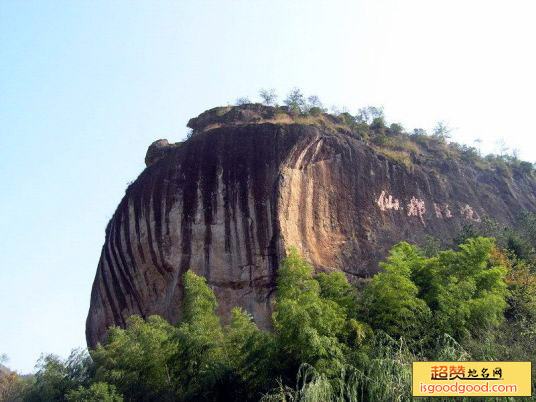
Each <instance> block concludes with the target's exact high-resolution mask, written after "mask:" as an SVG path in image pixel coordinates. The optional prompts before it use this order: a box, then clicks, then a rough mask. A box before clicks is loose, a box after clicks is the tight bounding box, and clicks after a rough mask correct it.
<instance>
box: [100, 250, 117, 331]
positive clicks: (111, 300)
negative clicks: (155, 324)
mask: <svg viewBox="0 0 536 402" xmlns="http://www.w3.org/2000/svg"><path fill="white" fill-rule="evenodd" d="M103 253H104V249H103ZM98 272H99V274H100V278H101V280H100V282H101V283H102V285H103V287H104V292H105V293H106V299H107V300H108V305H109V306H110V310H111V311H112V315H113V318H114V322H115V323H122V322H123V317H121V314H120V312H119V308H118V307H117V303H116V300H115V298H114V297H113V296H112V291H111V290H110V287H109V285H108V281H107V280H106V277H105V276H104V263H102V262H101V263H100V264H99V268H98ZM103 304H104V303H103Z"/></svg>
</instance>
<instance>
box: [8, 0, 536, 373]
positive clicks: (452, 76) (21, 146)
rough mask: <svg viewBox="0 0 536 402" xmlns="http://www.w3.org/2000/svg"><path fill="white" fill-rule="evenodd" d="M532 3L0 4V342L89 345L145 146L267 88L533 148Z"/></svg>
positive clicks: (21, 364)
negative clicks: (97, 294)
mask: <svg viewBox="0 0 536 402" xmlns="http://www.w3.org/2000/svg"><path fill="white" fill-rule="evenodd" d="M535 15H536V2H534V0H527V1H520V0H509V1H494V0H470V1H467V0H462V1H459V0H449V1H446V0H444V1H439V0H422V1H421V0H419V1H416V0H403V1H402V0H400V1H396V0H391V1H389V0H386V1H378V0H367V1H359V0H353V1H334V0H330V1H313V0H303V1H298V0H282V1H274V0H271V1H261V0H244V1H238V0H228V1H203V0H197V1H193V0H191V1H159V0H155V1H149V0H147V1H143V2H142V1H133V0H129V1H118V0H114V1H99V0H92V1H82V0H81V1H60V0H54V1H44V0H38V1H30V0H25V1H18V0H2V1H0V140H1V143H0V144H1V145H0V354H1V353H7V354H8V355H9V357H10V361H9V363H8V365H9V366H10V367H12V368H13V369H16V370H18V371H20V372H29V371H32V370H33V365H34V363H35V361H36V360H37V358H38V357H39V355H40V353H43V352H44V353H56V354H59V355H61V356H66V355H67V354H68V352H69V351H70V349H71V348H73V347H77V346H84V345H85V335H84V329H85V319H86V315H87V310H88V308H89V298H90V289H91V284H92V282H93V278H94V275H95V270H96V267H97V261H98V258H99V254H100V249H101V246H102V243H103V240H104V228H105V226H106V223H107V221H108V219H109V218H110V217H111V215H112V213H113V211H114V209H115V207H116V205H117V204H118V202H119V201H120V199H121V197H122V196H123V194H124V190H125V188H126V185H127V182H129V181H131V180H134V179H135V178H136V177H137V175H138V174H139V173H140V172H141V171H142V170H143V168H144V163H143V159H144V156H145V152H146V149H147V146H148V145H149V144H150V143H151V142H152V141H154V140H156V139H159V138H168V139H169V140H170V141H179V140H181V139H183V137H184V135H185V133H186V127H185V124H186V122H187V121H188V119H189V118H190V117H193V116H195V115H197V114H199V113H200V112H202V111H204V110H206V109H208V108H211V107H214V106H217V105H222V104H227V103H229V102H230V103H232V102H234V100H235V99H237V98H238V97H241V96H248V97H250V99H252V100H254V99H255V98H256V97H257V93H258V90H259V89H260V88H275V89H276V90H277V91H278V93H279V94H280V98H282V97H283V95H284V94H286V93H287V92H288V91H289V89H291V88H292V87H294V86H297V87H300V88H302V90H303V91H304V92H305V93H306V94H308V95H310V94H317V95H318V96H319V97H320V98H321V100H322V101H323V102H324V104H325V105H327V106H328V107H329V106H331V105H337V106H339V107H343V106H346V107H347V108H348V110H349V111H350V112H355V111H357V109H358V108H359V107H361V106H365V105H377V106H384V107H385V111H386V116H387V119H388V121H390V122H395V121H396V122H401V123H402V124H403V125H404V126H405V127H406V128H408V129H412V128H414V127H422V128H426V129H430V128H431V127H433V126H434V124H435V122H437V121H439V120H443V121H446V122H447V123H448V124H449V125H450V126H451V127H453V128H455V129H456V130H455V131H454V139H456V140H457V141H459V142H465V143H467V144H469V145H473V141H474V139H476V138H482V140H483V141H484V143H483V146H482V148H483V151H486V152H493V151H495V150H496V141H497V140H498V139H500V138H504V139H505V140H506V142H507V143H508V144H509V145H510V146H511V147H512V148H518V149H519V150H520V152H521V156H522V158H524V159H527V160H530V161H532V162H534V161H535V160H536V147H535V145H536V140H535V139H536V128H535V127H536V126H535V124H534V122H533V120H532V119H533V116H534V107H535V102H534V96H535V94H536V78H535V72H536V53H535V52H534V40H535V38H536V24H534V16H535Z"/></svg>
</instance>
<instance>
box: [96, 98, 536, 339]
mask: <svg viewBox="0 0 536 402" xmlns="http://www.w3.org/2000/svg"><path fill="white" fill-rule="evenodd" d="M188 125H189V127H190V128H192V135H191V137H190V138H189V139H188V140H187V141H185V142H183V143H177V144H169V143H168V142H167V141H166V140H159V141H157V142H155V143H153V144H152V145H151V147H150V148H149V151H148V153H147V157H146V164H147V168H146V169H145V170H144V171H143V172H142V173H141V174H140V176H139V177H138V179H137V180H136V181H135V182H134V183H133V184H132V185H130V186H129V187H128V189H127V190H126V194H125V196H124V198H123V199H122V201H121V202H120V204H119V206H118V208H117V210H116V212H115V214H114V215H113V217H112V219H111V220H110V222H109V224H108V226H107V228H106V240H105V243H104V246H103V248H102V254H101V258H100V261H99V263H98V268H97V273H96V277H95V281H94V284H93V289H92V292H91V305H90V309H89V314H88V318H87V324H86V336H87V342H88V345H89V347H94V346H95V345H96V344H97V343H98V342H101V341H103V340H104V339H105V338H106V329H107V328H108V327H109V326H110V325H119V326H124V325H125V320H126V319H127V318H128V316H130V315H132V314H139V315H141V316H143V317H147V316H149V315H151V314H159V315H161V316H163V317H165V318H166V319H168V320H170V321H171V322H176V321H178V320H179V319H180V315H181V301H182V295H183V285H182V274H183V273H184V272H185V271H186V270H188V269H192V270H194V271H195V272H196V273H198V274H201V275H203V276H204V277H205V278H206V279H207V282H208V284H209V285H210V286H211V288H212V289H214V291H215V294H216V296H217V298H218V302H219V310H220V311H219V312H220V314H221V316H222V317H223V318H224V319H226V318H227V317H228V316H229V313H230V309H231V308H232V307H234V306H241V307H243V308H244V309H246V310H247V311H249V312H250V313H251V314H252V315H253V317H254V319H255V321H256V322H257V324H258V325H259V326H260V327H263V328H270V325H271V312H272V301H273V300H272V299H273V297H272V295H273V293H274V286H275V279H276V275H277V267H278V265H279V263H280V260H281V258H282V257H284V255H285V250H287V249H288V247H290V246H294V247H296V248H297V249H298V250H299V251H300V252H301V253H302V254H303V255H304V256H305V257H306V258H307V259H308V260H309V261H310V262H311V263H312V264H313V265H314V266H315V268H317V269H319V270H341V271H343V272H345V273H346V275H347V276H348V277H349V279H350V280H356V279H357V278H361V277H366V276H370V275H371V274H373V273H374V272H376V271H377V270H378V266H377V263H378V261H379V260H380V259H381V258H383V257H384V256H385V255H386V253H387V250H388V249H389V248H390V247H391V246H392V245H393V244H394V243H396V242H398V241H401V240H407V241H414V242H420V241H422V240H423V239H424V238H425V236H427V235H432V236H435V237H437V238H440V239H441V238H442V239H451V238H452V235H453V234H454V233H456V232H457V231H459V230H460V229H461V228H462V227H463V225H464V224H465V223H468V222H471V223H475V224H478V222H480V221H481V220H482V219H483V218H484V217H486V216H490V217H493V218H494V219H495V220H497V221H499V222H501V223H504V224H508V225H514V224H515V221H516V217H517V215H518V214H519V213H521V212H522V211H524V210H531V211H535V210H536V196H535V195H536V180H535V179H534V175H533V174H532V173H527V174H522V173H520V172H518V171H513V172H509V174H502V173H500V172H498V171H497V170H494V169H492V168H489V167H486V166H481V164H479V163H476V162H475V163H468V162H465V161H463V160H462V159H456V158H454V157H452V156H450V157H449V155H448V153H447V154H446V156H440V155H436V154H434V152H435V151H434V150H435V149H436V148H437V147H440V145H441V144H439V145H438V144H436V145H434V146H435V147H436V148H434V146H432V145H433V144H432V145H430V144H431V143H430V144H428V146H425V145H424V144H420V145H419V143H418V141H415V144H414V145H412V146H411V150H409V151H407V152H406V151H404V152H402V151H396V152H398V153H394V152H395V151H393V150H391V151H389V152H387V151H385V152H384V151H382V150H381V148H380V147H379V146H377V145H375V144H374V143H372V142H370V141H368V140H367V139H366V138H365V137H364V136H363V134H362V133H360V132H359V131H357V132H356V130H353V129H352V127H349V126H348V125H347V124H346V123H345V122H344V120H343V119H340V118H337V117H333V116H330V115H326V114H319V115H317V116H308V117H303V116H295V115H293V114H292V112H291V111H290V110H288V109H285V108H273V107H266V106H262V105H256V104H254V105H244V106H238V107H221V108H215V109H211V110H209V111H207V112H205V113H203V114H201V115H200V116H199V117H197V118H195V119H192V120H190V122H189V124H188ZM391 134H392V133H390V131H389V129H387V128H385V130H384V135H387V137H389V136H390V135H391ZM441 146H443V145H441ZM425 148H426V149H425ZM447 148H448V146H447ZM437 149H439V148H437ZM401 152H402V153H403V155H404V157H403V158H400V155H401ZM449 152H450V151H449ZM406 156H407V157H406Z"/></svg>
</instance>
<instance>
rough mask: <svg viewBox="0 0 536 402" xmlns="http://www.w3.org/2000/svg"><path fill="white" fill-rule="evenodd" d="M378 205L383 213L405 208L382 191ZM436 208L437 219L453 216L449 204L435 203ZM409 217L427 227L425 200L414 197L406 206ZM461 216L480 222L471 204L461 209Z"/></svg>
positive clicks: (390, 195) (397, 200)
mask: <svg viewBox="0 0 536 402" xmlns="http://www.w3.org/2000/svg"><path fill="white" fill-rule="evenodd" d="M375 203H376V205H378V207H379V208H380V210H381V211H389V210H393V211H403V210H404V207H403V206H402V202H401V201H400V200H399V199H398V198H395V196H393V195H392V194H389V193H388V192H387V191H382V192H381V194H380V196H379V197H378V199H377V200H375ZM433 205H434V208H433V212H434V214H435V217H436V218H437V219H451V218H453V214H452V212H451V209H450V207H449V204H446V203H445V204H438V203H435V202H434V203H433ZM405 208H406V210H407V216H414V217H417V218H419V219H420V221H421V222H422V224H423V225H425V222H424V218H425V216H426V213H427V209H426V203H425V201H424V200H423V199H421V198H417V197H415V196H412V197H411V199H410V200H409V202H408V203H407V205H406V207H405ZM459 212H460V215H461V216H462V217H463V218H465V219H467V220H470V221H473V222H480V221H481V219H480V216H479V215H478V213H477V212H476V211H475V210H474V209H473V207H471V206H470V205H469V204H465V205H463V206H462V207H460V208H459Z"/></svg>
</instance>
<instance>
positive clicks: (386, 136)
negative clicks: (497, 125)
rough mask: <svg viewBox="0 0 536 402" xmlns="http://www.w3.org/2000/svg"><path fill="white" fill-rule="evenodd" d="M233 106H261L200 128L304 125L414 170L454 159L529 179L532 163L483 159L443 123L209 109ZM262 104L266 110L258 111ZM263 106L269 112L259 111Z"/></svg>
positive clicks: (305, 110)
mask: <svg viewBox="0 0 536 402" xmlns="http://www.w3.org/2000/svg"><path fill="white" fill-rule="evenodd" d="M235 108H244V110H247V111H251V110H261V112H260V113H258V114H257V115H255V113H254V114H253V115H254V117H251V118H247V119H245V120H244V121H240V120H234V121H232V120H231V121H228V122H225V123H223V122H220V121H215V122H212V123H209V124H207V125H206V126H205V127H203V129H202V130H200V131H201V132H206V131H209V130H213V129H216V128H220V127H222V126H223V125H248V124H263V123H272V124H280V125H290V124H300V125H308V126H315V127H319V128H323V129H325V130H326V131H327V132H332V133H335V132H346V133H347V134H348V135H351V136H353V137H356V138H358V139H360V140H362V141H363V142H365V143H366V144H368V145H369V146H371V147H372V148H373V149H374V150H375V151H376V152H378V153H380V154H383V155H385V156H386V157H387V158H389V159H391V160H393V161H396V162H398V163H400V164H402V165H403V166H404V167H405V168H407V169H408V170H413V168H414V161H419V164H420V165H424V166H429V167H430V168H437V166H438V164H440V163H441V164H445V163H447V164H448V163H452V162H459V163H463V164H465V165H468V166H471V167H473V168H474V169H477V170H481V171H491V172H493V173H496V174H499V175H501V176H503V177H506V178H512V177H514V178H521V177H531V178H534V171H535V170H534V169H535V167H534V165H533V164H532V163H530V162H526V161H521V160H519V159H518V158H517V156H516V155H515V154H512V155H506V154H503V155H494V154H490V155H487V156H485V157H482V156H481V155H480V152H479V151H478V150H477V149H476V148H475V147H471V146H467V145H460V144H458V143H455V142H448V138H449V136H448V129H446V127H444V126H443V129H441V128H440V129H439V130H438V131H435V132H434V134H431V135H430V134H428V133H426V131H424V130H422V129H415V130H413V132H412V133H410V132H407V131H406V130H405V129H404V128H403V127H402V126H401V125H400V124H396V123H394V124H391V125H388V124H387V122H386V120H385V118H384V116H383V111H382V110H381V109H378V108H371V107H369V108H365V109H361V110H360V112H359V113H358V114H357V115H351V114H350V113H347V112H343V113H334V114H329V113H327V111H326V110H325V109H322V108H320V107H302V108H299V107H295V106H294V107H293V106H275V107H271V106H270V107H267V106H263V105H261V104H246V105H240V106H222V107H219V108H216V109H215V111H214V113H215V116H216V118H220V117H223V116H225V115H226V114H227V113H229V112H231V111H232V110H233V109H235ZM255 108H256V109H255ZM262 108H265V110H264V111H263V110H262ZM266 110H268V111H271V113H267V114H264V112H265V111H266ZM436 130H437V129H436Z"/></svg>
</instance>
